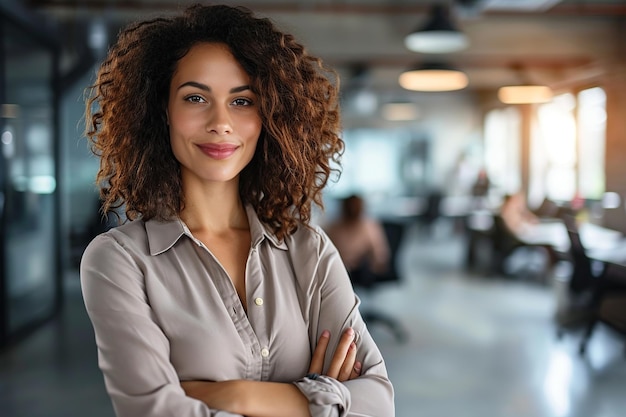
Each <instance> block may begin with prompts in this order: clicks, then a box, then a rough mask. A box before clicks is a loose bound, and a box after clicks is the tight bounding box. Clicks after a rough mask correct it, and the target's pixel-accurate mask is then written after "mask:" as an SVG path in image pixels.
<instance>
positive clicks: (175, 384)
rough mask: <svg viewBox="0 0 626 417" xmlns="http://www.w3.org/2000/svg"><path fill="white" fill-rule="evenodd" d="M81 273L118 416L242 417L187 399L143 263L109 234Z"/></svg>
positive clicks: (92, 249) (96, 243)
mask: <svg viewBox="0 0 626 417" xmlns="http://www.w3.org/2000/svg"><path fill="white" fill-rule="evenodd" d="M80 275H81V286H82V291H83V298H84V302H85V306H86V309H87V313H88V314H89V317H90V319H91V321H92V324H93V328H94V331H95V336H96V344H97V347H98V361H99V366H100V368H101V370H102V372H103V374H104V379H105V384H106V387H107V391H108V393H109V396H110V397H111V400H112V402H113V407H114V409H115V412H116V415H117V416H118V417H138V416H141V417H147V416H153V417H161V416H163V417H165V416H178V417H184V416H186V417H196V416H197V417H241V416H239V415H235V414H232V413H228V412H225V411H220V410H211V409H209V407H207V406H206V404H204V403H202V402H201V401H198V400H196V399H193V398H191V397H187V396H186V395H185V392H184V391H183V389H182V387H181V385H180V381H179V378H178V375H177V373H176V370H175V369H174V367H173V366H172V364H171V362H170V348H169V342H168V339H167V337H166V336H165V334H164V333H163V331H162V330H161V328H160V327H159V326H158V325H157V323H156V321H155V319H154V316H153V312H152V310H151V307H150V304H149V301H148V300H147V296H146V292H145V288H144V286H145V281H144V276H143V273H142V269H141V265H140V264H139V263H138V260H137V259H136V258H134V257H133V256H132V255H131V254H129V252H128V251H127V250H126V248H125V247H124V246H123V245H122V244H120V243H119V242H118V241H116V240H115V238H113V237H112V235H111V234H107V235H101V236H99V237H97V238H96V239H95V240H94V241H92V243H91V244H90V245H89V246H88V247H87V249H86V251H85V253H84V255H83V259H82V261H81V272H80Z"/></svg>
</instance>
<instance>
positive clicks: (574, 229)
mask: <svg viewBox="0 0 626 417" xmlns="http://www.w3.org/2000/svg"><path fill="white" fill-rule="evenodd" d="M562 219H563V222H564V223H565V227H566V228H567V236H568V237H569V241H570V249H569V254H570V257H571V261H572V263H573V267H574V270H573V272H572V277H571V279H570V282H569V288H570V290H572V291H573V292H575V293H578V292H581V291H584V290H586V289H588V288H591V287H592V286H593V285H594V281H595V279H596V278H595V276H594V274H593V270H592V267H591V260H590V259H589V257H588V256H587V252H586V251H585V247H584V245H583V243H582V241H581V239H580V233H579V231H578V225H577V223H576V218H575V217H574V216H573V215H571V214H566V215H564V216H562Z"/></svg>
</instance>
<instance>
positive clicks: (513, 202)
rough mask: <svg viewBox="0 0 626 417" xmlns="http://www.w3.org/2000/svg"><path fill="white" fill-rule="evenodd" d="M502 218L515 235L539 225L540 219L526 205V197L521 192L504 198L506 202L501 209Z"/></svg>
mask: <svg viewBox="0 0 626 417" xmlns="http://www.w3.org/2000/svg"><path fill="white" fill-rule="evenodd" d="M500 217H502V220H503V221H504V224H505V225H506V226H507V227H508V228H509V230H511V231H512V232H513V233H515V234H519V233H521V232H523V231H524V230H525V229H528V228H529V227H531V226H532V225H535V224H537V223H539V218H538V217H537V216H536V215H535V214H533V212H531V211H530V209H529V208H528V206H527V205H526V197H525V196H524V193H523V192H521V191H519V192H517V193H515V194H509V195H506V196H505V197H504V202H503V203H502V206H501V207H500Z"/></svg>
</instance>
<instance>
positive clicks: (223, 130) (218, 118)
mask: <svg viewBox="0 0 626 417" xmlns="http://www.w3.org/2000/svg"><path fill="white" fill-rule="evenodd" d="M206 129H207V131H209V132H215V133H217V134H218V135H225V134H228V133H232V131H233V126H232V120H231V118H230V114H229V112H228V109H227V108H224V107H222V106H215V107H213V108H212V109H211V111H210V116H209V118H208V120H207V126H206Z"/></svg>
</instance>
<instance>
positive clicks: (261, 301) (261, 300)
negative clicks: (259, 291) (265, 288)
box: [254, 297, 263, 306]
mask: <svg viewBox="0 0 626 417" xmlns="http://www.w3.org/2000/svg"><path fill="white" fill-rule="evenodd" d="M254 304H256V305H258V306H262V305H263V299H262V298H261V297H257V298H255V299H254Z"/></svg>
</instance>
